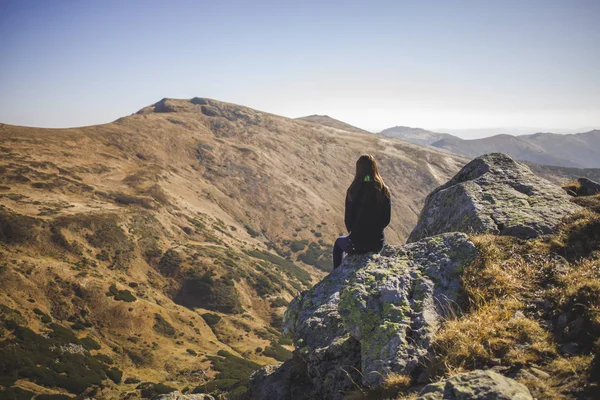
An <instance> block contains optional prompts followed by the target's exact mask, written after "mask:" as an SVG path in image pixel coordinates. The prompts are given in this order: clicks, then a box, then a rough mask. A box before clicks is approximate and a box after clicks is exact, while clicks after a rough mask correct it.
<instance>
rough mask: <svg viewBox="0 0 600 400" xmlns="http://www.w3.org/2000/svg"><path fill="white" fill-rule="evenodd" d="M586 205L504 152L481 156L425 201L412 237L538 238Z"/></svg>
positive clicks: (551, 230) (411, 240)
mask: <svg viewBox="0 0 600 400" xmlns="http://www.w3.org/2000/svg"><path fill="white" fill-rule="evenodd" d="M578 210H580V207H579V206H577V205H576V204H573V203H572V202H571V201H570V197H569V195H568V194H566V193H565V192H564V190H562V189H561V188H560V187H558V186H556V185H554V184H552V183H551V182H549V181H547V180H545V179H543V178H540V177H538V176H537V175H535V174H533V172H531V170H530V169H529V167H527V166H525V165H523V164H520V163H518V162H516V161H514V160H513V159H512V158H510V157H509V156H507V155H506V154H502V153H491V154H486V155H483V156H480V157H477V158H475V159H474V160H473V161H471V162H470V163H468V164H467V165H465V166H464V167H463V168H462V169H461V170H460V171H459V172H458V174H456V175H455V176H454V177H453V178H452V179H451V180H450V181H448V182H447V183H446V184H444V185H442V186H440V187H438V188H437V189H435V190H434V191H433V192H431V194H429V196H427V199H426V200H425V206H424V207H423V210H422V211H421V214H420V215H419V221H418V223H417V226H416V227H415V229H414V230H413V231H412V233H411V234H410V237H409V238H408V242H409V243H410V242H415V241H417V240H420V239H422V238H424V237H427V236H432V235H436V234H439V233H444V232H466V233H492V234H498V235H509V236H516V237H520V238H532V237H537V236H540V235H545V234H549V233H552V232H553V231H554V230H555V229H556V227H557V226H558V224H559V223H560V222H561V220H562V219H563V218H564V217H565V216H567V215H569V214H572V213H574V212H576V211H578Z"/></svg>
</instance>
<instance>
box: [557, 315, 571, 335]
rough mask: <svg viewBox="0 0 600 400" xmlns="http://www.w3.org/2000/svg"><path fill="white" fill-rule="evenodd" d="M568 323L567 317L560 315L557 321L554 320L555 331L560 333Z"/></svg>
mask: <svg viewBox="0 0 600 400" xmlns="http://www.w3.org/2000/svg"><path fill="white" fill-rule="evenodd" d="M568 322H569V316H568V315H567V314H566V313H562V314H560V315H559V316H558V319H557V320H556V330H557V331H562V330H563V329H565V327H566V326H567V323H568Z"/></svg>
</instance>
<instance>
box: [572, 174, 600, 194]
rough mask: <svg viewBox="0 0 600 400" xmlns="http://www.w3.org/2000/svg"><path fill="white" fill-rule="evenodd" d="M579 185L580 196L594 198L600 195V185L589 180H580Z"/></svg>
mask: <svg viewBox="0 0 600 400" xmlns="http://www.w3.org/2000/svg"><path fill="white" fill-rule="evenodd" d="M577 183H578V184H579V189H578V190H577V195H578V196H593V195H595V194H598V193H600V183H597V182H594V181H593V180H591V179H588V178H578V179H577Z"/></svg>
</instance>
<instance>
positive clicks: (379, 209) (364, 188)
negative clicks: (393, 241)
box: [344, 181, 391, 252]
mask: <svg viewBox="0 0 600 400" xmlns="http://www.w3.org/2000/svg"><path fill="white" fill-rule="evenodd" d="M390 213H391V201H390V197H389V194H388V195H387V196H386V193H384V192H382V189H379V188H378V187H377V186H376V185H375V183H374V182H372V181H371V182H364V183H363V184H361V187H360V188H359V190H357V193H356V195H355V196H351V194H350V192H349V193H348V194H347V195H346V213H345V218H344V221H345V223H346V228H347V229H348V231H349V232H350V238H351V240H352V242H353V243H354V246H355V248H356V250H357V252H363V251H371V250H372V251H378V250H380V249H381V247H383V244H384V240H385V237H384V234H383V230H384V229H385V227H386V226H387V225H388V224H389V223H390Z"/></svg>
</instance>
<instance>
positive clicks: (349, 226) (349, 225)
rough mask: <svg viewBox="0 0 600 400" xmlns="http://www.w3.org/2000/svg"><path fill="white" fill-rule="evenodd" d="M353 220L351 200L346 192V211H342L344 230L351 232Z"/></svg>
mask: <svg viewBox="0 0 600 400" xmlns="http://www.w3.org/2000/svg"><path fill="white" fill-rule="evenodd" d="M353 222H354V213H353V210H352V202H351V201H350V200H349V199H348V193H346V212H345V213H344V223H345V224H346V230H347V231H348V232H352V223H353Z"/></svg>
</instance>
